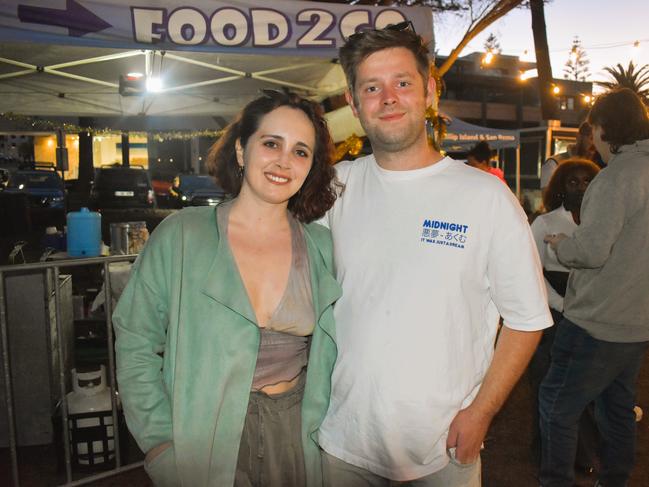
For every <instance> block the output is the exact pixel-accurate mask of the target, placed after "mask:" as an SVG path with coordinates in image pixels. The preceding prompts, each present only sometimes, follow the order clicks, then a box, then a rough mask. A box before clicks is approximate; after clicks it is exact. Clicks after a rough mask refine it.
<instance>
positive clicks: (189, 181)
mask: <svg viewBox="0 0 649 487" xmlns="http://www.w3.org/2000/svg"><path fill="white" fill-rule="evenodd" d="M180 186H181V188H182V189H216V190H218V189H219V188H218V186H217V185H216V183H215V182H214V180H213V179H212V178H211V177H210V176H182V177H181V179H180Z"/></svg>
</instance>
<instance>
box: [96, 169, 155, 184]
mask: <svg viewBox="0 0 649 487" xmlns="http://www.w3.org/2000/svg"><path fill="white" fill-rule="evenodd" d="M96 187H97V188H100V189H102V188H148V187H149V180H148V178H147V174H146V172H145V171H142V170H140V169H131V170H128V169H126V170H124V169H119V170H116V169H102V170H100V171H99V172H98V173H97V179H96Z"/></svg>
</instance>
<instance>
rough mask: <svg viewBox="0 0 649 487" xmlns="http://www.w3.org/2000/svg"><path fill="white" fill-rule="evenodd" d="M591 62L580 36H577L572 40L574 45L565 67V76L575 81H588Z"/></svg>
mask: <svg viewBox="0 0 649 487" xmlns="http://www.w3.org/2000/svg"><path fill="white" fill-rule="evenodd" d="M589 64H590V61H589V60H588V55H587V54H586V51H585V50H584V48H583V47H582V45H581V41H580V40H579V37H578V36H575V38H574V39H573V40H572V47H571V48H570V54H569V55H568V60H567V61H566V64H565V65H564V68H563V77H564V78H565V79H572V80H575V81H586V78H588V74H589V68H588V65H589Z"/></svg>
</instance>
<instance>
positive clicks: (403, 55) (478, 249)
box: [318, 25, 552, 487]
mask: <svg viewBox="0 0 649 487" xmlns="http://www.w3.org/2000/svg"><path fill="white" fill-rule="evenodd" d="M400 27H401V26H400V25H397V26H392V27H391V28H387V29H384V30H379V31H367V32H364V33H359V34H355V35H353V36H351V37H350V38H349V40H348V41H347V43H346V44H345V46H344V47H343V48H342V49H341V52H340V60H341V64H342V66H343V69H344V70H345V74H346V77H347V81H348V87H349V92H348V93H347V95H346V96H347V101H348V102H349V103H350V105H351V107H352V110H353V112H354V114H355V115H356V116H357V117H358V118H359V119H360V121H361V124H362V125H363V128H364V129H365V132H366V133H367V136H368V137H369V140H370V142H371V144H372V148H373V151H374V154H373V155H370V156H367V157H365V158H362V159H358V160H356V161H354V162H344V163H341V164H339V165H338V166H337V168H338V177H339V179H340V180H341V182H342V183H344V184H345V185H346V187H345V191H344V193H343V194H342V196H341V197H340V198H339V199H338V200H337V202H336V204H335V206H334V208H333V209H332V210H330V212H329V213H328V215H327V217H326V221H327V223H328V225H329V227H330V228H331V230H332V232H333V237H334V255H335V259H336V271H337V278H338V279H339V281H340V283H341V284H342V287H343V297H342V298H341V299H340V300H339V301H338V302H337V304H336V307H335V311H334V312H335V317H336V338H337V344H338V358H337V361H336V364H335V367H334V370H333V375H332V394H331V400H330V404H329V410H328V413H327V416H326V418H325V419H324V421H323V423H322V425H321V427H320V430H319V432H318V440H319V443H320V446H321V447H322V449H323V450H324V452H323V471H324V477H325V483H326V484H327V485H330V486H338V487H340V486H345V487H355V486H384V485H385V486H387V485H391V482H392V481H412V482H413V483H414V484H415V485H421V486H427V487H460V486H462V487H465V486H466V487H469V486H470V487H474V486H478V485H480V475H481V474H480V460H479V452H480V447H481V445H482V442H483V440H484V437H485V434H486V432H487V429H488V427H489V424H490V423H491V420H492V418H493V417H494V415H495V414H496V412H497V411H498V410H499V409H500V407H501V406H502V404H503V402H504V401H505V399H506V397H507V395H508V394H509V393H510V391H511V389H512V387H513V386H514V384H515V383H516V381H517V380H518V378H519V376H520V375H521V373H522V372H523V370H524V368H525V366H526V365H527V363H528V361H529V359H530V357H531V355H532V353H533V351H534V349H535V347H536V345H537V343H538V340H539V338H540V335H541V332H540V331H539V330H541V329H543V328H545V327H547V326H549V325H550V324H551V323H552V321H551V317H550V315H549V311H548V308H547V305H546V296H545V290H544V287H543V279H542V276H541V267H540V264H539V261H538V255H537V252H536V249H535V247H534V241H533V239H532V236H531V233H530V230H529V226H528V224H527V219H526V217H525V215H524V213H523V212H522V210H521V208H520V205H519V204H518V202H517V201H516V199H515V198H514V197H513V195H512V194H511V191H509V190H508V189H507V187H506V186H505V185H503V184H502V183H501V182H500V181H498V180H497V179H496V178H494V177H492V176H490V175H488V174H486V173H484V172H481V171H475V170H474V169H472V168H470V167H468V166H466V165H464V164H458V163H457V162H454V161H453V160H451V159H449V158H445V157H443V156H442V155H441V154H439V153H438V152H436V151H435V150H434V149H433V148H432V147H431V146H430V145H429V144H428V140H427V136H426V130H425V110H426V107H427V106H428V105H430V104H431V103H432V102H433V97H434V95H435V85H434V81H433V80H432V79H431V78H430V77H429V59H428V50H427V48H426V46H425V44H424V43H423V41H422V39H421V38H420V37H419V36H418V35H416V34H415V33H414V32H412V31H411V30H407V29H406V30H403V29H400ZM499 314H500V315H502V316H503V317H504V320H505V327H504V328H503V329H502V332H501V333H500V338H499V340H498V345H497V347H496V350H495V353H494V340H495V337H496V333H497V328H498V318H499ZM492 359H493V360H492Z"/></svg>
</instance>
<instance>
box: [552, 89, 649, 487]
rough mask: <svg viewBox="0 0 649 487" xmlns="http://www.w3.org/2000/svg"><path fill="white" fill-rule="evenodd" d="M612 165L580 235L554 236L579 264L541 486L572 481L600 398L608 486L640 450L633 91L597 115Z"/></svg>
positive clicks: (610, 100)
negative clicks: (582, 428)
mask: <svg viewBox="0 0 649 487" xmlns="http://www.w3.org/2000/svg"><path fill="white" fill-rule="evenodd" d="M588 121H589V123H590V124H591V125H592V127H593V143H594V144H595V148H596V149H597V152H599V154H600V155H601V156H602V159H603V160H604V162H606V163H607V166H606V168H605V169H602V171H601V172H600V173H599V175H598V176H597V178H595V180H594V181H593V182H592V183H591V184H590V186H589V187H588V191H587V192H586V195H585V196H584V202H583V205H582V209H581V215H580V216H581V218H580V225H579V227H578V228H577V229H576V230H575V231H574V233H573V234H572V236H567V235H566V234H565V233H563V232H561V233H559V234H554V235H553V234H548V235H546V237H545V241H546V242H548V243H549V244H550V246H551V247H552V249H553V250H554V251H555V253H556V255H557V258H558V259H559V261H560V262H561V263H562V264H564V265H565V266H566V267H569V268H570V269H571V271H570V279H569V281H568V287H567V290H566V296H565V300H564V311H563V319H562V321H561V323H559V325H558V328H557V331H556V335H555V339H554V344H553V346H552V361H551V364H550V369H549V370H548V373H547V374H546V376H545V378H544V379H543V382H542V383H541V387H540V389H539V404H540V408H539V411H540V417H541V421H540V425H541V439H542V448H541V473H540V481H541V484H542V485H572V484H573V482H574V470H573V466H574V452H575V445H576V442H577V424H578V421H579V417H580V416H581V413H582V411H583V410H584V408H585V407H586V406H587V405H588V404H590V403H591V402H593V401H595V404H596V411H597V414H596V417H597V420H598V427H599V430H600V433H601V436H602V440H603V441H602V448H601V450H600V451H601V454H600V460H601V470H600V472H599V479H598V483H599V484H601V485H615V486H617V485H627V483H628V479H629V476H630V473H631V470H632V469H633V464H634V461H635V459H634V456H635V431H636V425H635V413H634V410H633V408H634V405H635V397H634V396H635V391H636V381H637V377H638V373H639V371H640V367H641V365H642V363H643V361H644V358H645V354H646V351H647V349H648V348H649V293H647V289H649V273H648V272H647V269H649V112H648V111H647V107H646V106H645V105H644V104H643V102H642V100H641V99H640V97H639V96H638V95H637V94H636V93H634V92H633V91H631V90H630V89H628V88H622V89H617V90H613V91H610V92H608V93H605V94H603V95H601V96H599V97H598V98H597V99H596V100H595V103H594V105H593V107H592V109H591V111H590V114H589V115H588Z"/></svg>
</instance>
